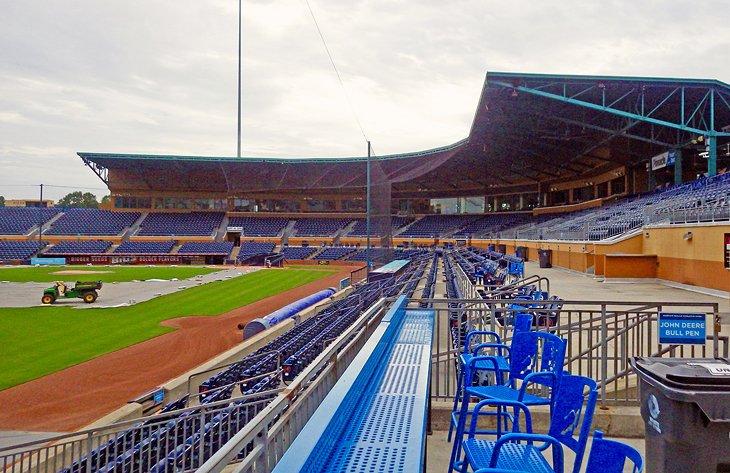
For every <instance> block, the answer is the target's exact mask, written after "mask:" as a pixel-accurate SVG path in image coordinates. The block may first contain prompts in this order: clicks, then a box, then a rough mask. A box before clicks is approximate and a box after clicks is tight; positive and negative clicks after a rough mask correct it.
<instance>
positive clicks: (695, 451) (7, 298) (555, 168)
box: [0, 71, 730, 473]
mask: <svg viewBox="0 0 730 473" xmlns="http://www.w3.org/2000/svg"><path fill="white" fill-rule="evenodd" d="M475 92H477V91H475ZM465 134H466V137H465V138H464V139H462V140H460V141H458V142H456V143H451V144H445V145H443V146H441V147H439V148H435V149H429V150H425V151H414V152H410V153H403V154H396V155H382V156H381V155H375V154H374V153H371V152H369V153H368V154H367V155H364V156H355V157H340V158H327V157H301V158H257V157H240V158H239V157H228V156H173V155H146V154H124V153H96V152H92V151H81V152H78V153H77V154H78V158H79V159H80V160H82V162H83V163H84V164H85V166H86V168H88V169H87V172H89V173H92V172H93V173H94V174H95V175H96V176H98V178H99V179H100V181H101V182H102V183H103V185H104V186H105V187H106V188H108V191H109V193H110V195H111V199H110V201H109V203H108V205H107V206H106V207H105V208H100V209H91V208H89V209H86V208H63V207H2V208H0V261H2V263H3V266H2V267H0V281H1V283H0V291H2V295H3V297H2V301H0V306H2V307H1V308H0V341H1V342H2V346H3V347H4V349H3V353H4V356H3V357H1V358H0V366H2V369H0V406H2V409H0V430H2V431H3V437H2V439H3V442H2V444H0V468H2V470H0V471H2V472H26V471H28V472H30V471H33V472H44V473H51V472H53V473H92V472H112V471H113V472H125V473H127V472H129V473H132V472H135V473H136V472H148V471H149V472H173V471H175V472H180V471H202V472H222V471H225V472H270V471H273V472H277V473H289V472H299V471H301V472H304V471H306V472H420V471H429V472H433V471H438V472H447V471H448V472H449V473H451V472H453V471H459V472H467V471H470V472H480V473H486V472H508V471H511V472H514V473H519V472H528V471H529V472H533V471H534V472H548V471H550V472H552V471H555V472H563V471H573V472H575V473H577V472H579V471H585V472H597V471H601V472H623V471H627V472H628V471H635V472H638V471H647V472H650V473H651V472H702V473H711V472H722V471H730V447H729V446H728V435H729V434H730V430H729V429H730V422H729V421H730V410H729V407H728V406H730V397H729V396H730V361H728V360H730V358H729V355H728V335H727V333H728V330H730V316H729V315H728V314H730V306H729V305H728V297H729V294H728V291H730V197H729V196H730V173H728V172H727V171H728V169H730V85H728V84H726V83H724V82H721V81H718V80H714V79H681V78H657V77H616V76H579V75H554V74H524V73H509V72H491V71H490V72H488V73H487V74H486V77H485V80H484V84H483V87H482V90H481V94H480V96H479V99H478V102H477V103H476V108H475V112H474V116H473V120H472V124H471V128H470V129H469V130H467V131H466V133H465ZM538 444H541V445H540V446H538Z"/></svg>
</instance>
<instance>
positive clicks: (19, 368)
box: [0, 268, 331, 390]
mask: <svg viewBox="0 0 730 473" xmlns="http://www.w3.org/2000/svg"><path fill="white" fill-rule="evenodd" d="M173 269H179V268H173ZM197 274H199V273H197ZM330 274H331V272H327V271H308V270H302V269H287V270H272V271H256V272H254V273H250V274H246V275H243V276H240V277H236V278H232V279H228V280H224V281H216V282H211V283H208V284H204V285H202V286H195V287H192V288H189V289H185V290H182V291H179V292H176V293H173V294H168V295H165V296H161V297H157V298H155V299H151V300H149V301H146V302H142V303H140V304H136V305H133V306H130V307H117V308H110V309H73V308H71V307H57V306H44V307H29V308H20V309H15V308H13V309H10V308H0V347H2V356H0V390H2V389H7V388H9V387H12V386H15V385H18V384H21V383H24V382H27V381H30V380H32V379H36V378H39V377H41V376H45V375H47V374H50V373H54V372H56V371H59V370H62V369H64V368H68V367H69V366H73V365H76V364H79V363H82V362H84V361H87V360H90V359H92V358H95V357H97V356H100V355H103V354H105V353H110V352H113V351H116V350H119V349H121V348H124V347H128V346H130V345H134V344H136V343H139V342H142V341H144V340H148V339H150V338H153V337H156V336H158V335H162V334H164V333H167V332H170V331H172V330H174V329H173V328H170V327H164V326H162V325H160V322H162V321H164V320H168V319H173V318H177V317H184V316H192V315H204V316H212V315H219V314H223V313H225V312H228V311H230V310H233V309H236V308H238V307H242V306H245V305H247V304H250V303H252V302H256V301H259V300H261V299H264V298H266V297H269V296H272V295H274V294H278V293H280V292H283V291H286V290H289V289H292V288H295V287H298V286H301V285H303V284H307V283H309V282H312V281H316V280H318V279H321V278H324V277H327V276H329V275H330ZM160 356H165V354H160Z"/></svg>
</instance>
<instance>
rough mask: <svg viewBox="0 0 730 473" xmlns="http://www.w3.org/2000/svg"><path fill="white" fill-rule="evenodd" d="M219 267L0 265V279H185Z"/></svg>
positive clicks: (37, 280)
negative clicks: (90, 272) (65, 272)
mask: <svg viewBox="0 0 730 473" xmlns="http://www.w3.org/2000/svg"><path fill="white" fill-rule="evenodd" d="M57 271H109V273H102V274H53V273H55V272H57ZM214 271H220V268H207V267H203V266H178V267H172V266H93V267H91V266H32V267H22V268H19V267H17V266H15V267H9V268H8V267H5V268H0V281H11V282H50V281H103V282H127V281H134V280H139V281H142V280H145V279H172V278H178V279H186V278H191V277H193V276H197V275H199V274H208V273H212V272H214Z"/></svg>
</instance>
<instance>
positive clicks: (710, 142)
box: [707, 134, 717, 176]
mask: <svg viewBox="0 0 730 473" xmlns="http://www.w3.org/2000/svg"><path fill="white" fill-rule="evenodd" d="M707 151H708V152H709V153H710V156H709V158H708V159H707V175H708V176H715V175H717V137H716V136H714V134H713V135H708V136H707Z"/></svg>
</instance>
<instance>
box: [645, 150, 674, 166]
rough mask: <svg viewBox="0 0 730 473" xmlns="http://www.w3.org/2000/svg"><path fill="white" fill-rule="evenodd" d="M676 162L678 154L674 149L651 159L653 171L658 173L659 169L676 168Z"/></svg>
mask: <svg viewBox="0 0 730 473" xmlns="http://www.w3.org/2000/svg"><path fill="white" fill-rule="evenodd" d="M676 160H677V152H676V151H675V150H673V149H670V150H669V151H665V152H663V153H661V154H657V155H656V156H654V157H653V158H651V170H652V171H656V170H657V169H661V168H665V167H667V166H674V162H675V161H676Z"/></svg>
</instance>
